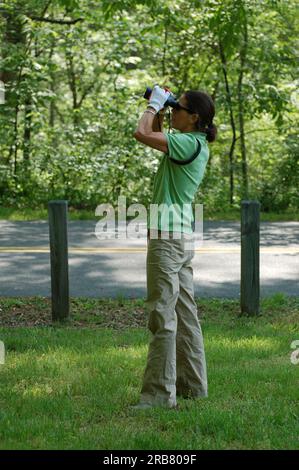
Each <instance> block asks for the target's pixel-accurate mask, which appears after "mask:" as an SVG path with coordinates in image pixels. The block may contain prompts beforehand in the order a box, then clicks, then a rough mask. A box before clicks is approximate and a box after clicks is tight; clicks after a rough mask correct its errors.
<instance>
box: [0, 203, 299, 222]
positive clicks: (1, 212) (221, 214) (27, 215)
mask: <svg viewBox="0 0 299 470" xmlns="http://www.w3.org/2000/svg"><path fill="white" fill-rule="evenodd" d="M68 218H69V220H98V216H96V215H95V210H87V209H80V210H78V209H76V208H74V207H72V206H70V207H69V209H68ZM204 219H205V220H228V221H239V220H240V210H238V209H230V210H226V211H217V212H214V211H213V212H212V211H209V210H205V208H204ZM260 219H261V221H263V222H279V221H297V222H298V221H299V211H295V210H294V211H286V212H283V213H276V212H261V214H260ZM0 220H12V221H16V220H48V209H47V208H40V209H32V208H30V207H28V208H26V209H19V208H14V207H0Z"/></svg>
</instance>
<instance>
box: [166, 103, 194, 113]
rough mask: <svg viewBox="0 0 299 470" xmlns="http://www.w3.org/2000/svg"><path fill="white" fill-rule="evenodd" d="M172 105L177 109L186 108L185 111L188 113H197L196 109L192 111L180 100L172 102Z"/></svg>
mask: <svg viewBox="0 0 299 470" xmlns="http://www.w3.org/2000/svg"><path fill="white" fill-rule="evenodd" d="M171 107H172V108H174V109H176V110H177V111H180V110H181V109H184V110H185V111H187V113H190V114H197V113H194V111H192V110H191V109H189V108H185V106H182V105H181V104H180V103H179V102H178V101H176V102H174V103H172V104H171Z"/></svg>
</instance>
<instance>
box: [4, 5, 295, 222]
mask: <svg viewBox="0 0 299 470" xmlns="http://www.w3.org/2000/svg"><path fill="white" fill-rule="evenodd" d="M2 5H3V6H2ZM295 11H296V2H295V1H294V0H291V1H288V2H286V1H273V0H266V1H264V2H251V1H249V0H242V1H240V0H225V1H220V0H207V1H206V2H201V1H197V0H188V1H185V0H178V1H176V2H173V1H171V0H167V1H165V2H159V1H157V0H151V1H145V0H114V1H110V0H102V1H101V2H98V1H95V0H93V1H91V2H90V1H87V0H55V1H53V2H47V1H46V0H43V1H37V0H28V1H26V2H25V1H24V0H13V1H11V2H2V3H1V12H2V13H3V14H2V17H1V20H0V35H1V38H2V44H3V47H2V56H1V59H0V70H1V74H0V79H1V80H3V81H4V82H5V88H6V102H5V104H4V105H0V199H1V204H2V205H6V206H12V205H14V206H18V207H20V208H21V207H25V206H28V203H30V206H31V207H32V208H33V207H39V206H42V205H44V204H46V203H47V201H48V200H49V199H51V198H66V199H68V200H69V204H70V205H72V206H77V207H78V208H83V207H85V208H91V209H92V208H94V206H95V205H97V204H99V203H101V202H113V203H115V202H116V200H117V197H118V196H119V195H120V194H122V195H125V196H127V200H128V201H130V203H131V202H139V203H143V204H149V202H150V199H151V183H152V179H153V176H154V173H155V171H156V169H157V164H158V162H159V159H160V158H161V154H160V153H159V152H155V151H152V150H151V149H150V148H148V147H144V146H143V145H141V144H140V143H138V142H136V141H135V139H133V137H132V134H133V132H134V130H135V128H136V126H137V121H138V118H139V112H140V111H141V110H142V109H143V108H144V103H145V102H144V100H143V98H142V95H143V93H144V90H145V87H146V86H150V85H152V84H153V83H157V82H159V83H164V84H167V85H169V86H170V87H171V88H172V89H173V90H174V92H175V93H176V94H177V95H178V96H179V95H180V94H181V93H182V92H183V91H184V90H186V89H203V90H206V91H207V92H208V93H210V94H211V95H212V96H213V97H214V98H215V103H216V111H217V113H216V119H215V122H216V124H217V125H218V130H219V134H218V140H217V141H216V142H215V143H214V144H213V145H212V146H211V154H212V157H211V161H210V162H209V167H208V171H207V173H206V176H205V179H204V181H203V183H202V186H201V187H200V188H199V191H198V194H197V196H196V199H197V201H200V202H204V204H205V206H206V208H207V210H208V211H210V212H211V213H214V212H217V211H224V210H225V209H227V208H230V209H234V208H237V207H239V204H240V200H241V199H242V197H243V193H244V162H243V160H242V158H244V155H243V156H242V152H241V145H240V143H241V139H240V133H241V129H240V126H239V122H240V103H242V104H243V111H242V113H243V115H242V117H243V120H244V129H243V130H244V135H245V146H246V149H245V150H246V167H247V170H248V171H247V173H248V175H247V176H246V178H247V180H248V187H249V195H248V196H249V197H252V198H257V199H259V200H260V201H261V203H262V208H263V210H265V211H274V210H277V211H284V210H294V211H295V210H296V209H298V207H299V201H298V189H297V188H298V179H299V168H298V166H299V165H298V145H297V144H296V139H295V134H296V131H295V129H294V123H295V122H296V119H297V117H298V107H296V96H295V90H296V86H297V82H296V52H295V50H294V46H293V44H294V41H295V39H296V37H297V31H296V20H295V18H296V15H295ZM36 18H39V19H38V20H37V19H36ZM42 18H44V19H46V20H47V21H41V19H42ZM78 19H80V21H77V20H78ZM51 21H54V22H51ZM59 22H60V23H59ZM245 28H247V31H248V41H247V43H246V58H245V63H244V64H243V69H242V73H243V78H242V79H243V81H242V89H241V91H242V93H241V95H240V94H238V91H239V87H240V73H241V71H240V70H241V65H240V57H241V53H242V50H243V49H242V47H243V48H244V41H245V39H244V37H245V36H244V34H245ZM220 45H221V48H222V51H223V58H222V59H221V57H220ZM224 61H225V64H224ZM224 72H226V74H227V81H228V85H229V89H230V92H229V93H228V91H227V83H226V82H225V79H224ZM231 115H232V116H233V117H234V121H235V124H236V139H237V140H236V143H235V149H234V153H233V158H232V161H233V163H232V165H230V162H229V158H228V157H229V150H230V147H231V143H232V127H231V124H232V123H231ZM166 130H168V129H167V128H166ZM243 150H244V149H243ZM231 176H232V177H233V180H234V181H233V182H234V187H233V189H232V188H231V187H230V179H231ZM231 191H233V194H231ZM230 199H232V201H233V202H232V204H230Z"/></svg>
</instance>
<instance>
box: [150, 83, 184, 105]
mask: <svg viewBox="0 0 299 470" xmlns="http://www.w3.org/2000/svg"><path fill="white" fill-rule="evenodd" d="M152 91H153V90H152V88H150V87H147V88H146V90H145V93H144V95H143V98H145V99H146V100H149V99H150V96H151V93H152ZM168 91H169V90H168ZM167 106H170V107H171V108H177V107H178V106H179V104H178V101H177V100H176V98H175V96H174V95H169V97H168V99H167V101H166V102H165V104H164V107H165V108H166V107H167Z"/></svg>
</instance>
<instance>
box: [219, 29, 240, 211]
mask: <svg viewBox="0 0 299 470" xmlns="http://www.w3.org/2000/svg"><path fill="white" fill-rule="evenodd" d="M219 54H220V60H221V64H222V73H223V76H224V82H225V90H226V100H227V104H228V108H229V116H230V125H231V128H232V132H233V137H232V141H231V146H230V149H229V164H230V165H229V166H230V169H229V172H230V205H231V206H232V204H233V202H234V150H235V145H236V139H237V137H236V125H235V119H234V113H233V104H232V97H231V91H230V86H229V81H228V74H227V61H226V56H225V53H224V49H223V45H222V42H221V39H220V38H219Z"/></svg>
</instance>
